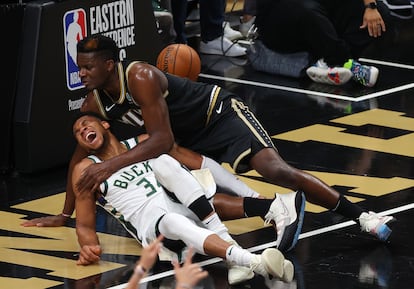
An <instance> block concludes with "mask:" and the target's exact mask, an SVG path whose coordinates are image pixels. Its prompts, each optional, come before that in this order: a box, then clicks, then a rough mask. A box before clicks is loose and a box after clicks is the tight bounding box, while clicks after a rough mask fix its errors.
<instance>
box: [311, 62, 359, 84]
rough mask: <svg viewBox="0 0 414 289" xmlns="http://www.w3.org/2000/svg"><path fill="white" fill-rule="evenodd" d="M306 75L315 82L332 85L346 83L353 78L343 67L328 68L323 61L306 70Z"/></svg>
mask: <svg viewBox="0 0 414 289" xmlns="http://www.w3.org/2000/svg"><path fill="white" fill-rule="evenodd" d="M306 74H307V75H308V76H309V78H310V79H312V80H313V81H315V82H318V83H326V84H333V85H342V84H345V83H347V82H348V81H349V80H350V79H351V78H352V76H353V74H352V72H351V71H350V70H349V69H347V68H345V67H329V66H328V65H327V64H326V62H325V61H324V60H323V59H319V60H318V61H317V62H316V63H315V64H314V65H312V66H310V67H309V68H308V69H306Z"/></svg>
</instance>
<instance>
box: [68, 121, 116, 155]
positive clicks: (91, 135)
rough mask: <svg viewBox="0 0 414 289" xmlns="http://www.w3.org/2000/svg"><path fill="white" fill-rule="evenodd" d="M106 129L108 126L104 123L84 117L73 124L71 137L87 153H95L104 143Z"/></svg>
mask: <svg viewBox="0 0 414 289" xmlns="http://www.w3.org/2000/svg"><path fill="white" fill-rule="evenodd" d="M107 128H109V124H108V123H107V122H106V121H103V120H100V119H98V118H96V117H94V116H90V115H84V116H81V117H80V118H79V119H77V120H76V121H75V123H74V124H73V135H74V137H75V139H76V141H77V142H78V144H79V145H80V146H81V147H82V148H84V149H85V150H87V151H96V150H98V149H99V148H100V147H101V146H102V145H103V143H104V134H105V130H106V129H107Z"/></svg>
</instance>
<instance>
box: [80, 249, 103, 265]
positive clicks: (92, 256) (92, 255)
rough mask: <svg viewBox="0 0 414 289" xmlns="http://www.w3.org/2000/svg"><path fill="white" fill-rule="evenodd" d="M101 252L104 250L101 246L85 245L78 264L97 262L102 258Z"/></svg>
mask: <svg viewBox="0 0 414 289" xmlns="http://www.w3.org/2000/svg"><path fill="white" fill-rule="evenodd" d="M101 253H102V250H101V247H100V246H83V247H82V249H81V251H80V253H79V259H78V261H77V262H76V264H77V265H84V266H86V265H90V264H93V263H97V262H99V260H100V259H101V258H100V256H101Z"/></svg>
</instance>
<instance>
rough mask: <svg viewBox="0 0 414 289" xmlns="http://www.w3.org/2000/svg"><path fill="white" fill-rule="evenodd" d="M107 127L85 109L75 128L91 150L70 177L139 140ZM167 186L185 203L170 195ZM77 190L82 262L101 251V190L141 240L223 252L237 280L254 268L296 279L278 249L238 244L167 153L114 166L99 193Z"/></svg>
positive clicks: (81, 142) (93, 258)
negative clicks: (252, 249)
mask: <svg viewBox="0 0 414 289" xmlns="http://www.w3.org/2000/svg"><path fill="white" fill-rule="evenodd" d="M109 127H110V125H109V123H108V122H106V121H103V120H101V119H99V118H98V117H96V116H93V115H82V116H80V117H79V118H78V119H77V120H76V121H75V123H74V125H73V134H74V136H75V138H76V140H77V142H78V144H79V145H80V146H81V147H82V148H83V149H85V150H86V151H88V152H89V153H91V154H92V155H90V156H89V157H87V158H84V159H83V160H81V161H80V162H79V163H78V164H77V165H76V166H75V167H74V170H73V174H72V183H76V182H77V181H78V179H79V177H80V176H81V174H82V173H83V171H84V170H85V169H86V168H87V167H88V166H90V165H91V164H93V163H94V162H105V161H107V160H109V159H111V158H113V157H115V156H117V155H119V154H121V153H125V152H126V151H127V150H128V149H129V148H132V147H134V146H136V145H137V142H136V139H135V138H133V139H129V140H127V141H125V142H122V143H121V142H119V141H118V140H117V139H116V137H115V136H114V135H113V134H112V133H111V132H110V130H109ZM164 188H166V189H167V190H168V191H169V192H172V193H173V194H174V196H176V197H177V198H178V200H180V202H181V203H177V202H175V201H173V200H172V199H171V198H170V197H168V196H167V193H166V191H165V189H164ZM74 192H75V197H76V198H75V204H76V213H77V217H76V233H77V235H78V242H79V244H80V246H81V252H80V255H79V259H78V264H80V265H89V264H92V263H95V262H98V261H99V259H100V255H101V254H102V249H101V247H100V246H99V240H98V236H97V234H96V231H95V226H96V224H95V221H96V219H95V218H96V215H95V201H96V199H97V197H98V195H103V196H104V198H105V199H106V200H107V201H108V202H109V203H111V205H112V206H113V207H115V208H116V209H117V210H118V211H119V212H120V213H121V214H122V215H123V216H124V218H125V219H126V220H127V221H128V222H130V223H131V224H132V225H133V226H134V227H135V229H136V230H137V235H138V238H139V239H140V240H141V241H142V244H143V246H146V245H148V244H149V243H151V242H152V241H153V240H155V239H156V238H157V236H158V235H160V234H161V235H163V236H164V237H165V239H166V240H168V241H169V242H170V244H171V243H173V242H177V241H180V240H182V241H183V242H184V243H185V245H187V246H189V247H193V248H194V249H195V250H196V252H198V253H200V254H204V255H209V256H215V257H220V258H223V259H224V260H225V261H226V262H227V264H228V265H229V269H230V270H231V269H233V268H235V269H236V270H233V271H236V273H235V274H239V276H237V281H238V282H240V281H239V280H241V281H243V280H247V279H250V278H252V277H253V274H254V273H256V274H259V275H262V276H264V277H265V278H268V277H270V278H271V277H275V278H278V279H280V280H282V281H285V282H290V281H291V280H292V279H293V274H294V268H293V264H292V263H291V262H290V261H288V260H286V259H285V258H284V256H283V254H282V253H281V252H280V251H279V250H277V249H275V248H268V249H266V250H264V251H263V253H262V254H260V255H257V254H252V253H250V252H249V251H247V250H245V249H242V248H241V247H240V246H238V245H237V244H236V243H235V242H234V240H233V239H232V238H231V236H230V235H229V233H228V230H227V228H226V227H225V226H224V224H223V223H222V222H221V220H220V219H219V217H218V215H217V214H216V213H215V212H214V210H213V209H212V206H211V205H210V204H209V203H208V201H207V198H206V196H205V192H204V190H203V188H202V187H201V185H200V184H199V182H198V181H197V180H196V179H195V178H194V177H192V175H191V174H190V172H189V171H187V170H185V169H184V168H183V167H182V166H181V165H180V164H179V163H178V162H177V161H176V160H174V159H173V158H172V157H170V156H168V155H166V154H163V155H161V156H160V157H158V158H156V159H150V160H148V161H143V162H138V163H134V164H131V165H128V166H126V167H124V168H122V169H120V170H118V171H116V172H115V173H114V174H112V175H111V176H110V177H109V178H108V179H106V180H105V181H104V182H103V183H102V184H101V185H100V186H99V190H98V191H97V192H96V193H93V192H89V193H88V194H85V193H80V192H79V191H78V190H77V189H76V186H75V191H74ZM184 205H185V206H184ZM194 206H196V207H198V208H199V210H200V211H201V212H204V215H205V217H203V218H199V215H195V214H200V215H201V214H203V213H200V212H195V211H194V212H193V211H191V210H189V208H192V207H194ZM196 222H201V224H200V225H197V224H196ZM165 243H166V242H165ZM243 269H244V270H243ZM230 270H229V271H230ZM235 278H236V277H235ZM238 282H236V283H238Z"/></svg>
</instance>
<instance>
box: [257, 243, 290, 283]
mask: <svg viewBox="0 0 414 289" xmlns="http://www.w3.org/2000/svg"><path fill="white" fill-rule="evenodd" d="M250 268H251V270H252V271H253V272H255V273H257V274H259V275H262V276H263V277H265V278H269V277H273V278H277V279H280V280H282V281H284V282H290V281H292V279H293V273H294V267H293V264H292V262H290V261H289V260H285V257H284V256H283V254H282V253H281V252H280V251H279V250H278V249H275V248H268V249H266V250H264V251H263V252H262V254H260V255H254V257H253V259H252V261H251V263H250Z"/></svg>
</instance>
